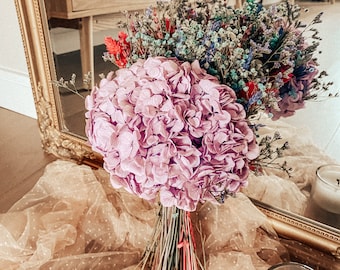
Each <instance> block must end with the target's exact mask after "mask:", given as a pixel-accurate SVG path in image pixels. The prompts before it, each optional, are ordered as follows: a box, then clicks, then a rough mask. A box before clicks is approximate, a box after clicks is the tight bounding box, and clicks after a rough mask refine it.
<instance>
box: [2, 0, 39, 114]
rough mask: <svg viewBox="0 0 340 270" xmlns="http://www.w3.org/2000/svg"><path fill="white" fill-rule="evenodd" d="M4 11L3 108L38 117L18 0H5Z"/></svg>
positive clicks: (3, 0) (3, 1) (3, 2)
mask: <svg viewBox="0 0 340 270" xmlns="http://www.w3.org/2000/svg"><path fill="white" fill-rule="evenodd" d="M0 11H1V12H0V14H1V16H0V33H1V42H0V107H4V108H6V109H9V110H12V111H15V112H18V113H20V114H24V115H27V116H30V117H33V118H36V111H35V106H34V99H33V95H32V89H31V85H30V80H29V76H28V70H27V65H26V60H25V53H24V47H23V43H22V38H21V34H20V28H19V23H18V19H17V14H16V10H15V4H14V0H1V1H0Z"/></svg>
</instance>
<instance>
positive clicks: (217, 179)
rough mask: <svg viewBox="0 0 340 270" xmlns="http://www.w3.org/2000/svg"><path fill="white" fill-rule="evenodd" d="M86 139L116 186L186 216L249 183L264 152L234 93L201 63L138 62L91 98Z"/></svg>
mask: <svg viewBox="0 0 340 270" xmlns="http://www.w3.org/2000/svg"><path fill="white" fill-rule="evenodd" d="M86 108H87V110H88V111H87V113H86V118H87V123H86V134H87V137H88V139H89V142H90V144H91V145H92V148H93V150H94V151H96V152H98V153H100V154H102V155H103V158H104V168H105V169H106V170H107V171H108V172H109V173H110V179H111V182H112V185H113V187H115V188H121V187H123V188H124V189H126V190H127V191H129V192H131V193H134V194H136V195H138V196H140V197H141V198H144V199H147V200H153V199H156V198H158V196H159V199H160V202H161V203H162V204H163V205H164V206H176V207H178V208H180V209H183V210H186V211H193V210H195V209H196V206H197V204H198V202H204V201H217V200H216V199H217V198H219V199H221V198H222V200H223V198H224V195H227V194H230V193H235V192H237V191H238V190H239V189H240V188H241V187H242V186H244V185H246V184H247V176H248V172H249V168H248V161H249V160H252V159H255V158H256V157H257V156H258V154H259V149H258V146H257V144H256V141H255V136H254V134H253V132H252V130H251V129H250V128H249V126H248V123H247V122H246V119H245V117H246V113H245V111H244V109H243V106H242V105H241V104H239V103H237V102H236V95H235V92H234V91H233V90H232V89H231V88H229V87H228V86H226V85H222V84H220V83H219V82H218V80H217V79H216V78H215V77H213V76H211V75H209V74H207V73H206V71H205V70H203V69H201V68H200V66H199V63H198V61H194V62H193V63H189V62H180V61H178V60H176V59H172V58H165V57H151V58H148V59H147V60H142V59H140V60H139V61H137V62H136V63H135V64H133V65H131V66H130V67H129V68H125V69H120V70H118V71H117V72H116V75H114V74H113V73H110V74H109V75H108V76H107V78H105V79H103V80H102V81H101V83H100V85H99V87H96V88H94V90H93V91H92V92H91V95H90V96H88V97H87V99H86Z"/></svg>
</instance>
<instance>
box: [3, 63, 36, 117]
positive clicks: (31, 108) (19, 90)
mask: <svg viewBox="0 0 340 270" xmlns="http://www.w3.org/2000/svg"><path fill="white" fill-rule="evenodd" d="M0 107H3V108H6V109H8V110H11V111H15V112H17V113H20V114H23V115H26V116H29V117H32V118H35V119H36V118H37V114H36V110H35V105H34V98H33V93H32V88H31V84H30V79H29V76H28V74H25V73H22V72H17V71H15V70H10V69H7V68H5V67H1V66H0Z"/></svg>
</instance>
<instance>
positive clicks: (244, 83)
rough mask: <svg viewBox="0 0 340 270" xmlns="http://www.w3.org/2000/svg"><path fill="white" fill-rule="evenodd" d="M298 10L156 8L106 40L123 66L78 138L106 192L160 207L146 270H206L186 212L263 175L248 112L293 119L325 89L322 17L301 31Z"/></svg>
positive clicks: (96, 94) (179, 1)
mask: <svg viewBox="0 0 340 270" xmlns="http://www.w3.org/2000/svg"><path fill="white" fill-rule="evenodd" d="M299 11H300V9H299V8H298V7H297V6H292V5H290V4H289V3H287V2H284V3H280V4H278V5H277V6H272V7H269V8H268V9H266V8H264V7H262V6H261V5H260V4H258V3H255V2H254V1H252V0H249V1H247V2H246V3H245V4H244V6H243V7H242V8H241V9H235V8H233V7H230V6H228V4H227V2H226V1H223V0H212V1H202V0H197V1H194V2H191V1H186V0H174V1H170V2H169V1H162V2H159V3H158V6H157V7H155V8H149V9H147V10H146V11H145V14H134V15H130V14H127V16H126V18H127V21H126V22H124V23H121V26H124V27H126V29H127V33H125V32H121V33H120V34H119V37H118V39H117V40H116V39H113V38H111V37H107V38H106V39H105V43H106V45H107V50H108V52H107V53H106V54H105V55H104V59H105V60H111V61H112V62H113V63H114V64H116V65H117V66H118V67H120V68H121V69H119V70H118V71H116V72H115V73H114V72H111V73H109V74H108V75H107V77H106V78H105V79H103V80H102V81H101V82H100V85H99V86H98V87H95V88H94V89H93V90H92V92H91V95H90V96H88V97H87V98H86V108H87V110H88V111H87V113H86V118H87V125H86V134H87V136H88V139H89V143H90V144H91V145H92V148H93V150H94V151H96V152H98V153H100V154H101V155H102V156H103V160H104V168H105V169H106V170H107V171H108V172H109V174H110V180H111V183H112V186H113V187H115V188H124V189H125V190H127V191H129V192H131V193H133V194H136V195H137V196H139V197H141V198H143V199H146V200H150V201H159V202H160V205H161V210H160V212H159V222H158V223H157V224H156V225H155V235H154V238H153V242H152V244H151V245H150V247H148V249H147V250H146V252H145V256H144V260H143V261H142V262H141V265H142V267H143V268H151V269H204V268H205V267H204V264H201V263H200V260H198V259H197V258H196V248H197V247H196V243H195V237H194V235H195V233H194V229H195V228H193V227H194V226H193V225H192V222H191V219H190V212H192V211H195V210H196V207H197V205H198V204H200V203H204V202H206V201H210V202H214V203H224V201H225V199H226V198H227V197H228V196H233V195H235V194H236V193H237V192H238V191H239V190H240V189H241V188H242V187H243V186H245V185H247V178H248V175H249V173H250V171H252V170H253V171H255V170H256V171H259V167H260V166H261V162H259V158H261V160H263V156H264V155H265V154H264V153H267V152H268V147H269V148H270V145H269V146H268V144H267V143H264V145H265V147H264V148H263V149H260V146H261V145H262V144H260V143H257V142H256V129H257V128H258V126H257V125H253V124H252V123H251V121H250V119H251V117H252V116H254V115H256V114H257V113H258V112H265V113H268V114H269V115H271V116H272V117H273V118H274V119H275V118H279V117H280V116H289V115H291V114H293V113H294V111H295V110H296V109H298V108H301V107H302V106H303V104H304V100H306V99H308V98H313V97H314V93H315V91H319V90H325V89H327V87H328V85H324V84H322V83H320V81H319V79H320V77H316V76H317V73H318V72H317V68H316V66H317V62H316V59H314V58H313V53H314V52H315V51H316V49H317V45H318V42H317V40H318V36H317V32H316V30H314V29H313V28H312V27H311V25H313V24H315V23H319V22H320V16H317V17H316V18H315V19H314V20H313V22H312V23H311V24H310V25H309V26H305V25H303V24H302V23H301V22H299V21H298V15H299ZM309 30H310V31H312V33H313V35H312V38H314V41H313V42H312V44H311V45H309V44H308V43H307V40H306V38H305V36H304V33H305V32H307V31H309ZM323 75H324V74H323V73H322V74H321V75H320V76H321V77H322V76H323ZM312 89H313V91H312ZM268 156H271V154H269V155H268ZM254 165H256V166H254ZM255 167H256V168H255ZM282 168H283V167H282Z"/></svg>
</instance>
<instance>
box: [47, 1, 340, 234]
mask: <svg viewBox="0 0 340 270" xmlns="http://www.w3.org/2000/svg"><path fill="white" fill-rule="evenodd" d="M67 2H68V1H52V0H51V1H49V0H45V5H46V10H47V18H48V28H49V35H50V39H51V51H52V54H53V60H54V65H55V66H54V68H55V70H56V78H58V79H60V78H63V79H64V80H66V81H69V80H70V79H71V75H72V74H73V73H74V74H76V88H77V89H78V90H79V93H78V94H73V93H72V92H71V91H69V90H66V89H64V88H61V87H59V88H56V91H57V94H58V95H59V96H60V104H61V108H60V113H61V114H62V123H61V125H62V127H61V128H62V129H63V130H64V131H65V132H68V133H70V134H72V135H74V136H76V137H79V138H81V139H83V140H86V137H85V133H84V128H85V119H84V113H85V108H84V97H85V96H86V95H87V94H88V93H89V90H88V89H90V88H91V87H92V86H93V85H96V84H98V83H99V81H100V74H107V73H108V72H109V71H111V70H113V69H116V67H115V66H114V65H113V64H112V63H110V62H104V61H103V59H102V56H103V53H104V52H105V51H106V49H105V45H104V38H105V36H113V37H115V36H117V32H118V31H119V29H117V27H116V25H117V22H118V21H119V20H120V19H121V18H122V17H123V14H122V13H120V12H119V9H117V7H115V8H114V9H112V11H110V8H108V7H105V6H103V8H102V10H100V8H99V9H98V6H97V7H96V9H94V7H91V5H90V4H89V3H88V2H86V1H75V2H77V3H78V4H79V5H74V6H68V5H67ZM82 2H83V3H82ZM102 2H105V1H102ZM137 2H138V3H137V5H134V6H133V7H131V4H130V7H128V8H130V9H135V8H138V7H139V6H140V8H142V7H145V6H148V5H149V4H150V3H152V2H154V1H137ZM104 4H105V3H103V5H104ZM138 4H139V6H138ZM298 4H299V5H300V6H301V7H302V8H303V9H304V8H308V9H309V12H308V13H304V12H302V18H303V20H304V21H305V22H309V21H311V20H312V19H313V18H314V17H315V15H317V14H318V13H319V12H320V10H323V11H324V15H323V16H322V19H323V23H322V24H319V25H317V27H318V29H319V30H320V36H321V37H322V38H323V40H322V41H321V46H320V49H321V51H322V54H320V55H318V59H319V63H320V70H326V71H327V72H328V74H329V77H328V80H330V81H333V82H334V85H333V88H334V89H336V88H338V89H339V88H340V87H339V86H340V79H339V78H340V74H339V70H340V66H339V65H340V64H339V63H340V53H339V52H338V51H339V50H338V49H337V48H338V47H339V45H340V44H339V40H337V39H335V37H336V36H339V35H340V28H339V27H338V25H339V24H338V23H340V18H339V16H338V15H337V14H339V12H340V5H338V4H330V3H329V2H326V3H325V2H312V3H308V2H298ZM82 5H83V6H82ZM126 5H129V4H126ZM336 22H338V23H336ZM86 74H90V75H87V76H90V78H91V83H90V85H89V84H86V83H85V82H84V79H85V81H87V82H88V77H87V76H86ZM339 108H340V99H337V98H334V99H329V100H327V99H326V100H324V101H320V102H314V101H310V102H307V105H306V108H305V109H303V110H300V111H297V113H296V115H295V116H293V117H290V118H287V119H284V120H283V121H284V122H285V123H288V124H290V125H293V126H305V127H306V128H307V129H309V130H310V137H311V138H312V139H313V140H314V141H315V144H316V145H317V146H318V147H320V149H324V150H325V151H326V153H327V154H328V155H329V156H330V158H332V159H333V160H334V162H335V163H340V154H339V153H340V151H337V149H340V120H339V119H340V117H339V116H340V110H339ZM316 158H317V157H316ZM302 165H303V164H302ZM313 173H314V172H313ZM266 203H268V202H266ZM269 204H270V202H269ZM273 204H274V202H273ZM297 214H302V215H304V216H305V217H307V218H312V219H313V220H316V221H319V222H322V223H324V224H326V225H329V226H331V227H332V228H335V229H340V215H338V214H332V213H329V212H326V211H324V210H322V209H321V208H320V207H318V206H316V205H315V204H313V202H309V203H308V206H307V208H306V210H304V211H303V213H297ZM337 232H338V233H339V232H340V231H337Z"/></svg>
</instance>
